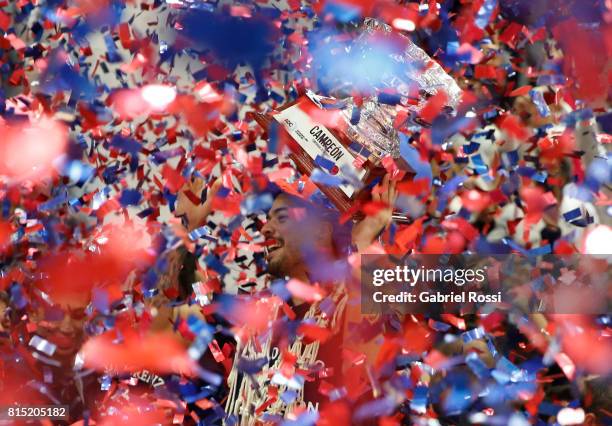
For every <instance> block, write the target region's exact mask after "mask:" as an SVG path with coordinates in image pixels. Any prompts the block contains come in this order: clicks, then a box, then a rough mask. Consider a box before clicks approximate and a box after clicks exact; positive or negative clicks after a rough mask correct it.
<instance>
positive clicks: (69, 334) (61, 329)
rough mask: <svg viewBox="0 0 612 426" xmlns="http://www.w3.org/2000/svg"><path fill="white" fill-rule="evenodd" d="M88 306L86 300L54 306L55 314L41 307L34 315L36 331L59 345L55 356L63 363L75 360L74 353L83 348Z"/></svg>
mask: <svg viewBox="0 0 612 426" xmlns="http://www.w3.org/2000/svg"><path fill="white" fill-rule="evenodd" d="M86 306H87V304H86V303H85V302H83V303H80V302H79V303H76V302H75V303H71V304H69V305H66V306H62V307H61V308H54V312H53V315H45V312H44V311H43V309H39V310H38V311H37V312H36V315H34V316H33V317H32V320H33V322H34V323H36V330H35V331H34V333H35V334H37V335H39V336H40V337H42V338H43V339H45V340H48V341H49V342H51V343H53V344H54V345H56V346H57V349H56V350H55V353H54V355H53V357H54V358H58V359H59V360H60V361H61V362H62V363H70V362H73V357H74V355H75V354H76V353H77V352H78V351H79V349H80V348H81V344H82V343H83V334H84V325H85V319H86V314H85V308H86Z"/></svg>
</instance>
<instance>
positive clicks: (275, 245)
mask: <svg viewBox="0 0 612 426" xmlns="http://www.w3.org/2000/svg"><path fill="white" fill-rule="evenodd" d="M284 245H285V243H284V241H283V240H277V239H271V240H268V241H267V245H266V258H269V257H270V256H271V255H272V253H274V252H275V251H277V250H279V249H281V248H283V247H284Z"/></svg>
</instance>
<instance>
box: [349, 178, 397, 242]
mask: <svg viewBox="0 0 612 426" xmlns="http://www.w3.org/2000/svg"><path fill="white" fill-rule="evenodd" d="M395 185H396V183H395V181H393V180H391V177H390V176H389V174H386V175H385V176H384V178H383V180H382V182H381V183H379V184H378V185H376V186H375V187H374V189H373V190H372V201H374V202H377V203H382V204H385V205H386V206H387V207H385V208H382V209H380V210H379V211H378V212H376V214H374V215H371V216H366V217H365V218H364V219H363V220H361V221H360V222H359V223H357V224H356V225H355V226H354V227H353V232H352V240H353V244H354V245H356V246H357V249H358V250H359V251H360V252H361V251H363V250H365V249H366V248H368V247H369V246H370V245H371V244H372V243H373V242H374V239H375V238H376V237H377V236H378V235H379V234H380V233H381V232H382V231H383V230H384V229H385V228H386V227H387V226H389V224H390V223H391V215H392V214H393V206H394V205H395V201H396V200H397V190H396V188H395Z"/></svg>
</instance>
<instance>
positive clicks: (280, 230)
mask: <svg viewBox="0 0 612 426" xmlns="http://www.w3.org/2000/svg"><path fill="white" fill-rule="evenodd" d="M299 214H300V209H298V208H295V207H294V206H292V205H291V203H290V202H289V201H288V200H287V199H286V198H285V197H284V196H282V195H280V196H278V197H276V200H275V201H274V203H273V204H272V208H271V209H270V212H269V213H268V221H267V222H266V224H265V225H264V227H263V228H262V230H261V232H262V233H263V234H264V236H265V237H266V240H268V241H269V242H270V243H271V245H269V246H268V247H267V248H268V254H267V256H266V260H267V261H268V272H269V273H270V274H271V275H273V276H276V277H280V278H282V277H285V276H288V275H289V276H295V274H296V273H301V272H303V271H305V268H306V266H305V264H304V260H303V255H302V250H303V248H304V244H305V243H306V242H307V241H308V235H309V232H308V231H309V229H308V228H309V226H308V225H307V224H306V221H304V220H298V216H299Z"/></svg>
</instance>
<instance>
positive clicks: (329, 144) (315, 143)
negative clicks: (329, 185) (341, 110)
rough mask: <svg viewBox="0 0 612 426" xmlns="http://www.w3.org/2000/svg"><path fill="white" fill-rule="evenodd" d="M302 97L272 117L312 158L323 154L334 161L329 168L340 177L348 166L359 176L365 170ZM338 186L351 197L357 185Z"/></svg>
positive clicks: (364, 172) (314, 158)
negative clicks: (307, 108)
mask: <svg viewBox="0 0 612 426" xmlns="http://www.w3.org/2000/svg"><path fill="white" fill-rule="evenodd" d="M304 102H310V101H309V100H308V99H306V98H304V99H302V100H301V101H299V102H297V103H296V104H295V105H293V106H290V107H288V108H286V109H284V110H282V111H280V112H278V113H277V114H275V115H274V116H273V117H274V119H275V120H276V121H278V123H280V124H281V125H282V126H283V127H284V128H285V130H286V131H287V133H289V134H290V135H291V137H292V138H293V139H294V140H295V141H296V142H297V143H298V144H299V145H300V147H301V148H302V149H303V150H304V152H306V153H307V154H308V155H309V156H310V158H311V159H312V160H313V161H314V160H316V158H317V157H319V156H320V157H323V158H325V159H327V160H330V161H332V162H333V163H334V166H333V167H332V168H331V169H330V170H328V172H329V173H330V174H332V175H337V176H339V177H343V170H347V169H348V170H350V171H351V172H352V174H353V175H354V176H357V177H358V178H359V179H362V178H363V177H364V176H365V174H366V170H363V169H361V170H360V169H358V168H357V167H355V164H354V163H355V159H356V158H355V156H353V154H351V152H350V151H349V150H348V149H347V148H346V147H345V146H344V144H342V142H340V141H339V140H338V139H337V138H336V137H335V136H334V135H333V134H332V132H331V131H330V130H329V129H327V128H326V127H325V126H323V125H322V124H320V123H317V122H315V121H314V120H313V119H312V118H311V117H310V116H309V115H308V114H307V113H306V112H304V110H303V109H302V106H303V104H304ZM339 188H340V189H341V190H342V192H344V194H346V196H347V197H352V196H353V195H354V193H355V191H356V189H355V188H354V187H353V186H352V185H350V184H343V185H340V186H339Z"/></svg>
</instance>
